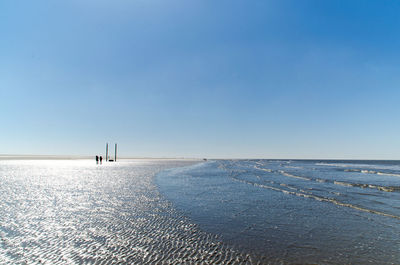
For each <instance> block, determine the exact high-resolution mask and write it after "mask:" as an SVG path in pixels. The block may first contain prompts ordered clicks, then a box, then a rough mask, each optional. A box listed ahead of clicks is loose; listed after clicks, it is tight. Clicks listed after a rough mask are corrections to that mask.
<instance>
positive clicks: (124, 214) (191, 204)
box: [0, 159, 400, 265]
mask: <svg viewBox="0 0 400 265" xmlns="http://www.w3.org/2000/svg"><path fill="white" fill-rule="evenodd" d="M0 264H2V265H3V264H400V161H365V160H363V161H350V160H346V161H340V160H330V161H328V160H210V161H200V160H172V159H159V160H155V159H132V160H120V161H119V162H113V163H106V162H103V164H102V165H99V164H96V162H95V160H94V159H91V160H88V159H78V160H77V159H68V160H66V159H64V160H55V159H0Z"/></svg>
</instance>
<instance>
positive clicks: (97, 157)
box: [96, 156, 99, 164]
mask: <svg viewBox="0 0 400 265" xmlns="http://www.w3.org/2000/svg"><path fill="white" fill-rule="evenodd" d="M96 164H99V156H96Z"/></svg>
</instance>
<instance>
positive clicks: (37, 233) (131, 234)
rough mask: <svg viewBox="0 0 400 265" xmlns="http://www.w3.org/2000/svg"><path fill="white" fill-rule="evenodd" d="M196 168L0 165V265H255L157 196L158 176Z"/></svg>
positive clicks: (165, 163)
mask: <svg viewBox="0 0 400 265" xmlns="http://www.w3.org/2000/svg"><path fill="white" fill-rule="evenodd" d="M195 163H197V162H196V161H177V160H176V161H174V160H131V161H123V160H121V162H116V163H104V164H103V165H101V166H100V165H96V164H95V162H94V160H0V264H199V263H203V264H218V263H228V262H230V263H232V264H243V263H246V262H247V263H254V262H255V261H253V259H252V256H251V255H248V254H246V253H244V252H240V251H238V250H236V249H235V248H230V247H229V246H228V245H227V244H224V243H223V242H222V241H221V240H220V239H219V238H218V237H217V236H215V235H214V234H211V233H207V232H204V231H202V230H201V229H199V228H198V226H197V225H196V224H195V223H193V222H192V221H191V220H189V219H188V218H187V217H186V216H185V215H183V214H182V213H180V212H179V211H177V210H176V209H175V206H174V205H172V204H171V202H170V201H168V200H166V199H165V197H164V196H163V195H161V194H160V193H159V191H158V189H157V187H156V186H155V184H154V178H153V177H154V175H155V174H156V173H158V172H160V171H162V170H166V169H168V168H176V167H182V166H189V165H193V164H195Z"/></svg>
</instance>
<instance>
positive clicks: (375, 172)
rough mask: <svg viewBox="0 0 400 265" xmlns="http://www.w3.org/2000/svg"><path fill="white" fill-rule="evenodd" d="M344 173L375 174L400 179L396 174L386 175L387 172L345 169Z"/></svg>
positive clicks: (399, 175)
mask: <svg viewBox="0 0 400 265" xmlns="http://www.w3.org/2000/svg"><path fill="white" fill-rule="evenodd" d="M344 171H345V172H360V173H363V174H375V175H384V176H392V177H400V174H396V173H387V172H380V171H375V170H367V169H356V168H348V169H345V170H344Z"/></svg>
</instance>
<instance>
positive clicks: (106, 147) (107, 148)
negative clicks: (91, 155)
mask: <svg viewBox="0 0 400 265" xmlns="http://www.w3.org/2000/svg"><path fill="white" fill-rule="evenodd" d="M106 161H108V143H106Z"/></svg>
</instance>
